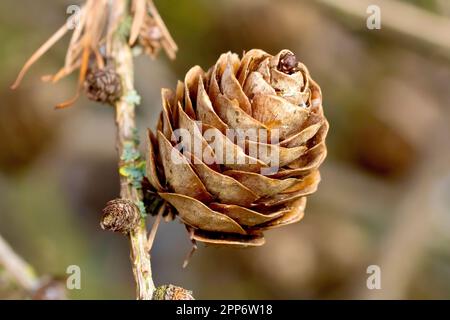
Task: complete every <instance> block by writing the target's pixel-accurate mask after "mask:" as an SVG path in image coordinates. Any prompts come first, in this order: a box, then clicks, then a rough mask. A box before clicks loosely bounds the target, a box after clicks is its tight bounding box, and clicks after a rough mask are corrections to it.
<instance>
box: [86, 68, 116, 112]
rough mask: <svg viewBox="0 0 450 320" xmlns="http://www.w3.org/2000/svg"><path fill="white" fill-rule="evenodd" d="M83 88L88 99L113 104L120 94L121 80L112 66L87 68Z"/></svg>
mask: <svg viewBox="0 0 450 320" xmlns="http://www.w3.org/2000/svg"><path fill="white" fill-rule="evenodd" d="M84 89H85V91H86V96H87V97H88V98H89V99H90V100H93V101H97V102H101V103H108V104H110V105H114V103H115V102H116V101H117V100H119V99H120V97H121V96H122V82H121V80H120V77H119V75H118V74H117V72H116V71H115V70H114V68H112V67H105V68H103V69H93V70H89V71H88V73H87V75H86V80H85V81H84Z"/></svg>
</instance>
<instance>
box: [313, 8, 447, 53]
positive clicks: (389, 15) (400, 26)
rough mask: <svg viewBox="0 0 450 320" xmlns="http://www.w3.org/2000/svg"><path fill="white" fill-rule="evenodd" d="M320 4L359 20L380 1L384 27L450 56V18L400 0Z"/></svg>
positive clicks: (382, 25) (382, 26)
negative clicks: (368, 8) (371, 6)
mask: <svg viewBox="0 0 450 320" xmlns="http://www.w3.org/2000/svg"><path fill="white" fill-rule="evenodd" d="M317 2H318V3H319V4H320V5H323V6H324V7H326V8H329V9H331V10H333V11H338V12H341V13H343V14H344V15H345V16H349V17H353V18H356V19H358V20H360V19H367V17H368V16H369V15H368V14H367V13H366V10H367V7H368V6H370V5H373V4H376V5H378V6H379V7H380V9H381V28H382V29H384V28H386V29H388V30H391V31H394V32H396V33H398V34H401V35H403V36H406V37H409V38H413V39H415V40H416V41H417V42H419V43H421V44H424V45H425V46H429V45H431V46H432V47H435V48H437V49H438V50H441V51H444V53H445V56H446V57H448V58H450V32H448V30H450V19H448V18H447V17H444V16H439V15H437V14H433V13H431V12H428V11H425V10H423V9H420V8H418V7H417V6H414V5H412V4H408V3H405V2H400V1H397V0H378V1H376V3H373V1H371V0H346V1H335V0H318V1H317Z"/></svg>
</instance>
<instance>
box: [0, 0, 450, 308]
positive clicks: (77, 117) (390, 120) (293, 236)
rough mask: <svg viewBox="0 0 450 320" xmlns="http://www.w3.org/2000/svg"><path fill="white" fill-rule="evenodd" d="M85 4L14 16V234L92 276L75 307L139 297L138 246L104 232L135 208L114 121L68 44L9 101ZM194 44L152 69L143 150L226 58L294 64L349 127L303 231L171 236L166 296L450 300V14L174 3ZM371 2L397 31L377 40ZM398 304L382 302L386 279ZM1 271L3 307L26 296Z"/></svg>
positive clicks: (445, 4)
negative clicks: (260, 57)
mask: <svg viewBox="0 0 450 320" xmlns="http://www.w3.org/2000/svg"><path fill="white" fill-rule="evenodd" d="M81 3H82V1H75V0H67V1H66V0H58V1H56V0H52V1H33V0H20V1H17V0H3V1H1V2H0V43H1V45H0V46H1V50H0V70H1V72H0V97H1V99H0V234H1V236H2V237H3V238H4V239H5V240H6V241H8V243H9V244H10V245H11V246H12V247H13V248H14V250H15V251H16V252H17V253H19V254H20V255H21V256H22V257H23V258H24V259H25V260H26V261H27V262H29V263H30V264H31V265H32V266H33V267H34V268H35V270H36V272H37V273H38V274H42V275H43V274H49V275H57V276H58V275H59V276H65V275H66V268H67V266H69V265H78V266H80V268H81V275H82V278H81V290H72V291H69V298H71V299H134V297H135V295H134V281H133V276H132V273H131V268H130V263H129V248H128V243H127V241H126V240H125V239H124V237H123V236H121V235H118V234H113V233H110V232H104V231H102V230H101V229H100V227H99V220H100V216H101V210H102V208H103V206H104V204H105V203H106V202H107V201H108V200H110V199H113V198H115V197H116V196H117V195H118V192H119V188H118V187H119V183H118V179H119V177H118V173H117V154H116V150H115V126H114V111H113V109H112V108H110V107H106V106H103V105H98V104H94V103H92V102H90V101H88V100H87V99H86V98H84V97H83V98H81V99H79V100H78V102H77V103H76V104H75V105H74V106H72V107H71V108H68V109H65V110H59V111H55V110H54V109H53V106H54V105H55V104H57V103H59V102H62V101H64V100H66V99H67V98H69V97H71V96H72V95H73V93H74V91H75V85H76V74H73V75H72V76H71V77H69V78H68V79H65V80H63V81H61V82H60V83H58V84H57V85H54V86H52V85H49V84H46V83H42V82H41V81H40V77H41V76H42V75H44V74H48V73H53V72H55V71H56V70H57V69H59V67H60V66H61V65H62V63H63V59H64V54H65V50H66V48H67V44H68V41H69V37H68V36H66V37H65V38H64V39H63V41H61V42H59V43H58V44H57V45H56V46H55V47H54V48H53V49H52V50H51V51H50V52H49V53H48V54H46V55H45V56H44V58H42V59H41V60H39V62H38V63H37V64H36V65H34V66H33V68H32V69H31V70H30V72H29V73H28V74H27V76H26V78H25V79H24V81H23V83H22V85H21V87H20V88H19V89H18V90H16V91H11V90H10V89H9V86H10V85H11V83H12V82H13V80H14V79H15V76H16V74H17V72H18V71H19V70H20V68H21V66H22V65H23V63H24V62H25V61H26V59H27V58H28V57H29V56H30V55H31V54H32V53H33V52H34V51H35V50H36V49H37V48H38V47H39V46H40V45H41V44H42V43H43V42H44V41H45V40H46V39H47V38H48V37H49V36H50V35H51V34H52V33H53V32H54V31H56V29H57V28H59V26H60V25H62V24H63V23H65V21H66V19H67V17H68V15H67V14H66V8H67V7H68V6H69V5H71V4H81ZM155 3H156V5H157V7H158V8H159V10H160V13H161V15H162V17H163V18H164V20H165V22H166V24H167V26H168V28H169V30H170V31H171V33H172V35H173V37H174V38H175V40H176V41H177V43H178V45H179V52H178V56H177V59H176V61H175V62H171V61H169V60H168V59H167V58H166V57H164V56H163V55H161V56H160V57H159V58H158V59H157V60H155V61H152V60H150V59H149V58H147V57H146V56H140V57H138V58H137V60H136V86H137V90H138V92H139V94H140V95H141V96H142V103H141V105H140V106H139V107H138V111H137V112H138V118H139V120H138V122H139V128H140V130H141V134H143V132H144V129H145V128H147V127H154V125H155V123H156V120H157V116H158V115H159V111H160V108H161V103H160V88H161V87H169V88H174V87H175V85H176V81H177V79H183V78H184V74H185V72H186V71H187V70H188V69H189V68H190V67H191V66H193V65H196V64H198V65H200V66H201V67H203V68H204V69H208V68H209V67H210V66H211V65H212V64H214V62H215V61H216V59H217V57H218V56H219V54H220V53H222V52H226V51H228V50H231V51H233V52H236V53H239V54H242V52H243V51H244V50H249V49H251V48H261V49H264V50H266V51H268V52H269V53H272V54H275V53H277V52H278V51H279V50H280V49H283V48H289V49H290V50H292V51H293V52H295V53H296V55H297V57H298V58H299V60H301V61H302V62H303V63H305V64H306V65H307V66H308V68H309V70H310V72H311V75H312V77H313V79H315V80H316V81H317V82H318V83H319V84H320V86H321V87H322V91H323V95H324V110H325V113H326V115H327V117H328V120H329V122H330V124H331V130H330V133H329V135H328V143H327V144H328V148H329V155H328V158H327V160H326V161H325V163H324V165H323V166H322V170H321V172H322V182H321V185H320V187H319V190H318V192H317V193H316V194H314V195H313V196H310V197H309V200H308V206H307V210H306V215H305V217H304V219H303V220H302V221H301V222H300V223H298V224H296V225H291V226H288V227H285V228H281V229H276V230H273V231H269V232H267V237H266V238H267V242H266V245H264V246H263V247H259V248H253V249H241V250H236V249H227V248H219V249H218V248H214V247H204V246H201V247H200V249H199V250H198V251H197V252H196V253H195V255H194V256H193V258H192V259H191V261H190V264H189V266H188V267H187V268H186V269H182V263H183V260H184V257H185V255H186V253H187V252H188V251H189V249H190V242H189V239H188V237H187V235H186V232H185V230H184V227H183V226H182V225H181V224H180V223H178V222H177V221H174V222H171V223H169V224H168V223H163V224H162V226H161V227H160V229H159V231H158V234H157V238H156V243H155V245H154V248H153V251H152V264H153V272H154V280H155V282H156V283H157V284H168V283H172V284H176V285H180V286H183V287H185V288H189V289H191V290H193V291H194V295H195V297H196V298H198V299H228V298H234V299H246V298H249V299H272V298H273V299H301V298H306V299H316V298H321V299H328V298H339V299H351V298H357V299H371V298H387V299H390V298H395V299H396V298H405V299H412V298H424V299H449V298H450V232H449V231H450V197H449V195H450V132H449V128H448V124H449V120H450V1H447V0H414V1H412V0H411V1H400V0H383V1H377V0H370V1H359V0H342V1H341V0H335V1H331V0H317V1H312V0H311V1H306V0H305V1H300V0H298V1H296V0H278V1H275V0H247V1H238V0H215V1H212V0H164V1H163V0H156V1H155ZM369 4H376V5H378V6H379V7H380V9H381V27H382V28H381V30H369V29H368V28H367V27H366V19H367V17H368V16H369V14H368V13H366V9H367V6H368V5H369ZM151 222H152V221H151V219H150V221H149V223H151ZM370 265H378V266H380V268H381V286H382V289H381V290H368V289H367V287H366V279H367V277H368V276H369V274H367V273H366V270H367V268H368V266H370ZM15 289H16V288H15V287H14V284H11V283H9V281H8V276H7V275H6V274H5V273H4V272H2V269H1V267H0V298H14V297H16V298H17V297H21V292H20V291H18V290H15Z"/></svg>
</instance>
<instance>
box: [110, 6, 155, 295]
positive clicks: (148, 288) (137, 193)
mask: <svg viewBox="0 0 450 320" xmlns="http://www.w3.org/2000/svg"><path fill="white" fill-rule="evenodd" d="M122 15H123V18H125V17H126V15H127V12H126V9H125V6H124V8H123V12H122ZM111 55H112V58H113V60H114V62H115V64H116V72H117V73H118V74H119V76H120V77H121V79H122V89H123V93H122V98H121V99H120V100H119V101H118V102H117V103H116V105H115V108H116V125H117V150H118V152H119V157H121V155H122V154H123V152H124V149H125V145H127V148H129V147H130V146H131V148H132V150H133V151H136V152H137V151H138V147H139V146H138V142H137V141H136V139H135V133H136V124H135V105H134V103H133V102H132V101H129V99H126V97H127V96H128V95H129V94H130V93H132V92H134V80H133V76H134V72H133V71H134V69H133V56H132V53H131V49H130V47H129V45H128V43H127V40H126V39H124V38H123V37H122V36H121V35H119V34H117V35H115V36H114V41H113V46H112V52H111ZM122 165H123V160H120V161H119V167H121V166H122ZM120 196H121V198H123V199H127V200H130V201H132V202H134V203H135V204H136V205H138V207H142V206H141V204H142V198H143V196H142V191H141V190H140V189H139V188H136V187H135V186H134V185H133V183H132V181H130V178H129V177H126V176H122V175H121V176H120ZM129 239H130V246H131V254H130V256H131V263H132V268H133V274H134V278H135V280H136V285H137V288H136V296H137V299H139V300H151V299H152V296H153V292H154V290H155V285H154V283H153V279H152V270H151V263H150V255H149V253H148V251H147V250H146V244H147V229H146V225H145V218H141V223H140V224H139V226H138V227H137V228H136V229H135V230H134V231H132V232H130V234H129Z"/></svg>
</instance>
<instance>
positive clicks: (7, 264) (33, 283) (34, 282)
mask: <svg viewBox="0 0 450 320" xmlns="http://www.w3.org/2000/svg"><path fill="white" fill-rule="evenodd" d="M0 266H3V267H4V268H5V270H6V272H7V273H8V274H9V275H10V276H11V277H12V278H13V281H14V282H15V283H16V284H17V285H19V286H20V287H21V288H22V289H24V290H25V291H27V292H33V291H34V290H35V289H36V288H37V287H38V284H39V279H38V277H37V276H36V274H35V272H34V270H33V268H32V267H31V266H30V265H29V264H28V263H27V262H26V261H25V260H23V259H22V257H20V256H19V255H18V254H17V253H15V252H14V250H13V249H12V248H11V247H10V246H9V244H8V243H6V241H5V240H4V239H3V238H2V237H1V236H0Z"/></svg>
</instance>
